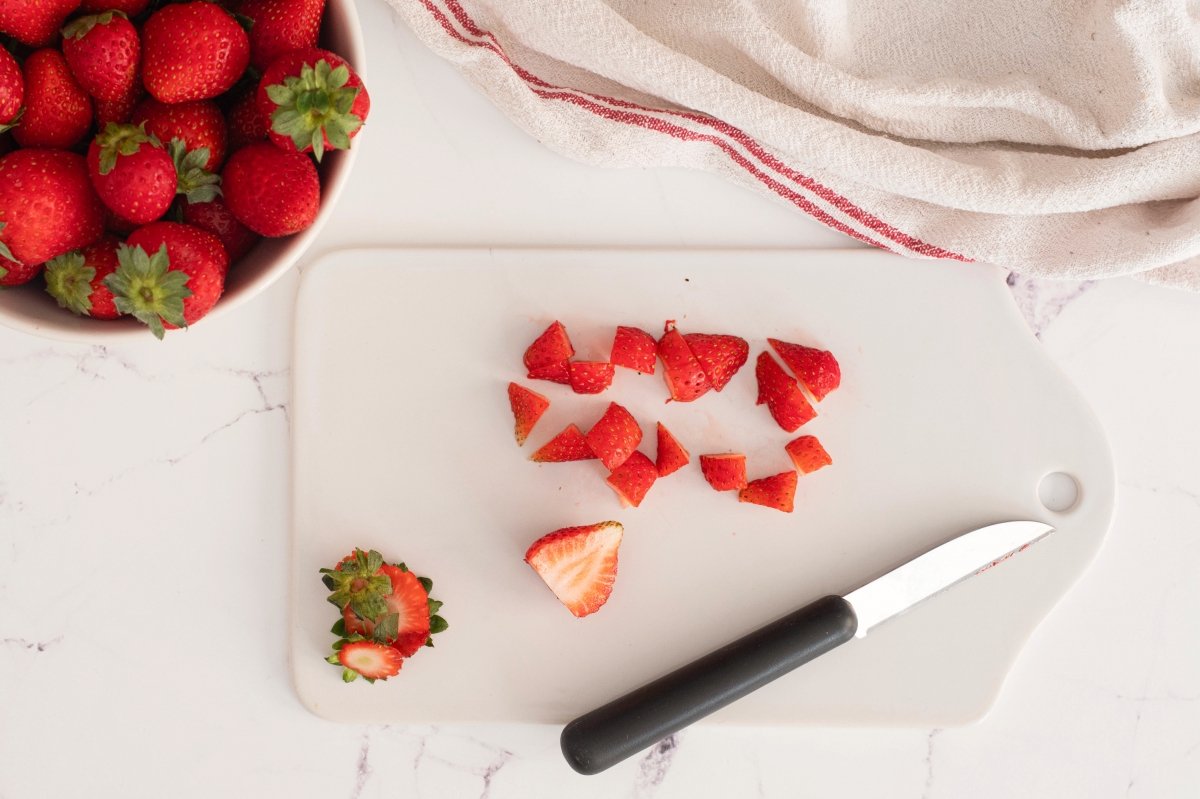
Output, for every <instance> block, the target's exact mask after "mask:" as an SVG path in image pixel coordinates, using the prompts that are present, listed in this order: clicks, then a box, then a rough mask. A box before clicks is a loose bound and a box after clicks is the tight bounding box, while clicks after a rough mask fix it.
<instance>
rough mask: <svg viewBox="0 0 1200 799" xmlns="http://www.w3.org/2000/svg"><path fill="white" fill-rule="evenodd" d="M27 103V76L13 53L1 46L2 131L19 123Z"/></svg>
mask: <svg viewBox="0 0 1200 799" xmlns="http://www.w3.org/2000/svg"><path fill="white" fill-rule="evenodd" d="M24 103H25V76H24V75H22V74H21V65H20V64H18V63H17V59H15V58H13V57H12V53H10V52H8V51H7V50H5V49H4V48H3V47H0V133H4V132H6V131H8V130H11V129H12V128H13V127H14V126H15V125H16V124H17V117H18V116H19V115H20V113H21V106H22V105H23V104H24Z"/></svg>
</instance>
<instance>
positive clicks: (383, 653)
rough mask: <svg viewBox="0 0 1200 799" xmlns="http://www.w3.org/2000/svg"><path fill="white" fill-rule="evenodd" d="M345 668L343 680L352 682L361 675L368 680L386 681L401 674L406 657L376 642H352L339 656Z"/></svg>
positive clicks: (345, 645)
mask: <svg viewBox="0 0 1200 799" xmlns="http://www.w3.org/2000/svg"><path fill="white" fill-rule="evenodd" d="M337 658H338V662H339V663H341V664H342V666H343V667H345V669H346V671H345V672H343V676H342V679H344V680H346V682H350V681H351V680H353V679H354V678H355V677H357V676H359V675H361V676H363V677H366V678H367V679H368V680H370V681H372V682H374V681H375V680H386V679H387V678H388V677H395V676H396V675H397V674H399V673H400V667H401V666H402V665H404V657H403V656H402V655H401V654H400V653H399V652H397V651H396V650H395V649H393V648H392V647H390V646H385V645H384V644H377V643H375V642H374V641H352V642H348V643H346V644H344V645H343V646H342V648H341V650H339V651H338V654H337Z"/></svg>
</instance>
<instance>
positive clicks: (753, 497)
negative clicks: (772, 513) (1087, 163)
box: [738, 472, 796, 513]
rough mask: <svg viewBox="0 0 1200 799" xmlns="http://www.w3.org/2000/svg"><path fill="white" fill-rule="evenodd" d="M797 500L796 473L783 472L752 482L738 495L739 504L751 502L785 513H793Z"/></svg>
mask: <svg viewBox="0 0 1200 799" xmlns="http://www.w3.org/2000/svg"><path fill="white" fill-rule="evenodd" d="M795 498H796V473H795V472H781V473H780V474H776V475H772V476H770V477H762V478H760V479H758V480H751V481H750V482H749V483H748V484H747V485H746V487H745V488H743V489H742V490H741V491H740V492H739V493H738V502H751V503H753V504H755V505H763V506H765V507H768V508H774V509H775V510H781V511H783V512H784V513H791V512H792V508H793V505H794V500H795Z"/></svg>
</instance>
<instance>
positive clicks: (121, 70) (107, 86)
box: [62, 11, 142, 102]
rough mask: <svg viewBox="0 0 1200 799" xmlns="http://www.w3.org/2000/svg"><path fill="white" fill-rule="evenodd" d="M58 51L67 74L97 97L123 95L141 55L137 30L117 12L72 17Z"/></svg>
mask: <svg viewBox="0 0 1200 799" xmlns="http://www.w3.org/2000/svg"><path fill="white" fill-rule="evenodd" d="M62 34H63V42H62V50H63V56H65V57H66V59H67V64H69V65H70V67H71V73H72V74H73V75H75V80H77V81H79V85H80V86H82V87H83V88H84V90H85V91H86V92H87V93H88V94H90V95H91V96H92V97H95V98H96V99H97V100H107V101H109V102H114V101H116V100H120V99H121V98H122V97H127V96H128V95H129V93H130V91H131V90H132V89H133V84H134V81H136V80H137V72H138V64H139V62H140V61H141V57H142V45H141V40H140V39H139V38H138V33H137V29H136V28H134V27H133V23H132V22H130V21H129V20H128V19H127V18H126V17H125V15H124V14H122V13H121V12H119V11H105V12H104V13H102V14H95V15H92V16H89V17H79V18H78V19H74V20H72V21H71V22H70V24H68V25H67V27H65V28H63V31H62Z"/></svg>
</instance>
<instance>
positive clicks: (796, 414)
mask: <svg viewBox="0 0 1200 799" xmlns="http://www.w3.org/2000/svg"><path fill="white" fill-rule="evenodd" d="M754 373H755V375H756V376H757V377H758V397H759V400H758V402H759V404H760V405H761V404H762V403H763V402H766V403H767V408H768V409H769V410H770V411H771V416H773V417H774V418H775V421H776V423H778V425H779V426H780V427H782V428H783V429H784V430H786V431H787V432H789V433H794V432H796V430H797V429H799V427H800V425H802V424H804V423H805V422H808V421H809V420H811V419H812V418H813V417H815V416H816V415H817V412H816V411H814V410H813V407H812V405H810V404H809V402H808V400H807V399H805V398H804V392H802V391H801V390H800V386H799V385H798V384H797V383H796V381H795V379H794V378H793V377H792V376H791V375H789V374H788V373H787V372H785V371H783V367H782V366H780V365H779V362H778V361H776V360H775V359H774V358H772V357H771V353H769V352H763V353H761V354H760V355H759V356H758V363H757V364H756V365H755V368H754Z"/></svg>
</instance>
